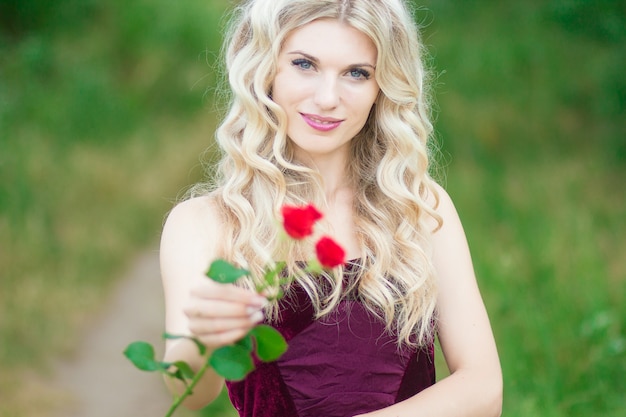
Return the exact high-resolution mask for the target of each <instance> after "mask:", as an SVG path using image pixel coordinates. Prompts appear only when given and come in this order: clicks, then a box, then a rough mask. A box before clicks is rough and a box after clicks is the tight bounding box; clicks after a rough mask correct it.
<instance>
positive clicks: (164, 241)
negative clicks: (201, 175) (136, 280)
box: [160, 196, 222, 270]
mask: <svg viewBox="0 0 626 417" xmlns="http://www.w3.org/2000/svg"><path fill="white" fill-rule="evenodd" d="M220 218H221V216H220V214H219V210H218V208H217V205H216V203H215V201H214V200H213V198H212V197H210V196H203V197H196V198H192V199H189V200H186V201H184V202H181V203H179V204H178V205H176V206H175V207H174V208H173V209H172V211H171V212H170V213H169V215H168V217H167V220H166V222H165V226H164V227H163V234H162V236H161V251H160V252H161V263H162V266H166V265H168V264H172V263H173V264H181V263H191V265H195V266H196V267H197V268H202V269H203V268H205V267H206V266H207V265H208V264H209V263H210V261H211V260H212V259H213V258H214V257H215V255H216V253H217V248H218V246H217V245H218V243H217V242H219V241H220V236H221V224H222V222H221V221H220ZM191 265H189V266H191ZM165 269H166V270H167V268H165Z"/></svg>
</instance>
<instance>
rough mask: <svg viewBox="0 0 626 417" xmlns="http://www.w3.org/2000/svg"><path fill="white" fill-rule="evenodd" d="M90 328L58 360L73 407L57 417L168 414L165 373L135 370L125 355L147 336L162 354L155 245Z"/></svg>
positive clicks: (59, 380) (59, 382)
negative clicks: (72, 353) (71, 354)
mask: <svg viewBox="0 0 626 417" xmlns="http://www.w3.org/2000/svg"><path fill="white" fill-rule="evenodd" d="M88 329H89V330H88V331H86V332H85V333H84V335H83V340H82V341H81V343H80V345H79V346H78V347H77V349H76V352H77V353H76V356H74V357H72V358H71V359H70V360H68V361H66V362H64V363H60V364H59V365H58V368H57V374H56V382H55V384H56V386H55V388H56V389H59V390H62V392H64V393H67V395H68V397H69V398H70V401H71V403H72V406H71V407H69V408H68V409H65V410H59V411H58V413H55V414H54V417H112V416H115V417H135V416H149V417H152V416H154V417H160V416H163V415H165V412H166V411H167V409H168V407H169V404H170V402H171V399H170V396H169V394H168V393H167V392H166V391H165V388H164V384H163V382H162V380H161V377H160V376H159V375H157V374H154V373H148V372H142V371H139V370H136V369H135V368H134V367H133V366H132V364H131V363H130V362H129V361H128V360H127V359H126V358H125V357H124V356H123V354H122V352H123V350H124V349H125V348H126V346H127V345H128V344H129V343H131V342H133V341H136V340H144V341H147V342H150V343H152V344H153V346H155V348H156V350H157V357H161V355H162V341H161V339H160V337H161V333H162V332H163V295H162V290H161V281H160V277H159V265H158V254H157V251H156V250H150V251H147V252H146V253H144V254H142V255H140V256H139V257H138V258H137V260H136V262H135V263H134V265H132V266H131V268H130V270H129V271H128V272H127V274H126V276H125V277H123V278H122V279H121V280H120V282H119V284H118V286H117V288H115V290H114V291H113V293H112V294H111V298H110V300H109V301H108V303H107V304H106V308H104V309H103V310H102V312H101V314H100V315H99V316H98V317H96V318H94V320H93V321H92V324H91V326H89V328H88ZM183 414H187V413H180V414H177V416H182V415H183ZM51 417H52V416H51Z"/></svg>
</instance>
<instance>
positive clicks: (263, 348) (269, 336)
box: [250, 324, 287, 362]
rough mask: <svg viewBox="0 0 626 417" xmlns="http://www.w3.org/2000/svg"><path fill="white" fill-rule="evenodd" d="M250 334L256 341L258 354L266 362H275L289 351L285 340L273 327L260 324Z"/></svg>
mask: <svg viewBox="0 0 626 417" xmlns="http://www.w3.org/2000/svg"><path fill="white" fill-rule="evenodd" d="M250 334H251V335H252V336H253V337H254V338H255V339H256V354H257V356H258V357H259V359H261V360H262V361H264V362H271V361H275V360H276V359H278V358H280V356H281V355H282V354H283V353H285V351H286V350H287V342H286V341H285V338H284V337H283V335H281V334H280V332H279V331H278V330H276V329H274V328H273V327H272V326H268V325H266V324H260V325H258V326H256V327H254V328H253V329H252V330H251V331H250Z"/></svg>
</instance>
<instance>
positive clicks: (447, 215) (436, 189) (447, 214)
mask: <svg viewBox="0 0 626 417" xmlns="http://www.w3.org/2000/svg"><path fill="white" fill-rule="evenodd" d="M432 191H433V192H429V193H428V195H427V196H426V204H428V205H429V206H430V207H432V209H433V210H434V211H435V213H436V214H437V215H438V216H439V217H440V218H441V221H442V223H441V225H439V224H438V223H437V220H436V219H434V218H430V219H429V223H432V224H431V226H432V230H435V231H436V232H435V234H437V233H439V232H441V231H442V230H443V229H444V228H446V227H447V226H449V225H450V224H451V223H456V222H458V221H459V220H458V215H457V211H456V208H455V206H454V203H453V202H452V199H451V198H450V195H449V194H448V192H447V191H446V190H445V189H444V188H443V187H442V186H441V185H439V184H438V183H436V182H434V183H433V188H432ZM439 226H441V227H439Z"/></svg>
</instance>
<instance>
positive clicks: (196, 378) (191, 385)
mask: <svg viewBox="0 0 626 417" xmlns="http://www.w3.org/2000/svg"><path fill="white" fill-rule="evenodd" d="M208 367H209V359H208V358H207V360H206V361H205V362H204V365H202V367H201V368H200V369H198V372H196V374H195V375H194V376H193V378H192V379H191V382H190V383H189V384H186V385H187V388H186V389H185V391H184V392H183V393H182V394H181V395H180V397H177V398H175V399H174V402H172V405H171V406H170V409H169V410H167V414H166V415H165V417H171V416H172V415H173V414H174V411H176V409H177V408H178V406H180V405H181V404H182V403H183V401H184V400H185V398H187V397H188V396H190V395H191V394H192V393H193V388H194V387H195V386H196V384H197V383H198V382H199V381H200V378H202V375H204V373H205V372H206V370H207V368H208Z"/></svg>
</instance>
